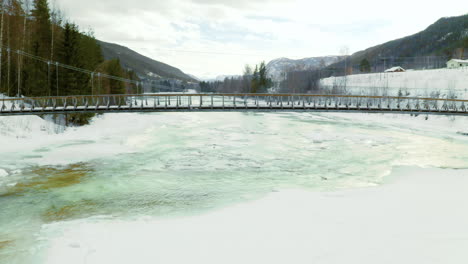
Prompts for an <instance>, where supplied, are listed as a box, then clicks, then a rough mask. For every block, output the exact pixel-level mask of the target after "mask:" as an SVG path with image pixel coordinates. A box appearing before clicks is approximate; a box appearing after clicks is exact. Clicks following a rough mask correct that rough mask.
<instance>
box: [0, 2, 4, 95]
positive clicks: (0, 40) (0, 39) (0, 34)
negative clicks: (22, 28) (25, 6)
mask: <svg viewBox="0 0 468 264" xmlns="http://www.w3.org/2000/svg"><path fill="white" fill-rule="evenodd" d="M4 15H5V0H2V21H1V23H2V25H1V26H0V44H3V21H4V20H3V17H4ZM2 55H3V48H0V90H1V89H2ZM4 96H5V95H4Z"/></svg>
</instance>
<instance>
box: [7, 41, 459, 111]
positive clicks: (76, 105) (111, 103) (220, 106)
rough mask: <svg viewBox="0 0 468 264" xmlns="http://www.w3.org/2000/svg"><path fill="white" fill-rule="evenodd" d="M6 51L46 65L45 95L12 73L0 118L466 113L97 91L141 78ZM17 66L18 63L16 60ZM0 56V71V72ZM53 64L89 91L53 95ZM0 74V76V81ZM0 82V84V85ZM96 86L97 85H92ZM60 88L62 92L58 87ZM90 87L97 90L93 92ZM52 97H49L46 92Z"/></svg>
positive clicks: (361, 102)
mask: <svg viewBox="0 0 468 264" xmlns="http://www.w3.org/2000/svg"><path fill="white" fill-rule="evenodd" d="M2 51H6V53H7V55H8V58H10V55H11V54H16V55H17V57H18V61H19V62H21V61H22V58H23V57H27V58H30V59H32V60H35V61H38V62H41V63H43V64H44V65H45V66H46V67H47V71H45V76H44V81H47V82H46V83H47V84H48V87H47V89H44V90H48V96H41V97H27V96H22V95H21V92H22V85H21V84H22V83H21V76H20V73H21V70H19V71H18V81H17V83H16V84H17V87H16V88H17V91H16V94H17V95H16V97H14V98H10V97H3V98H0V116H14V115H46V114H73V113H128V112H197V111H198V112H210V111H263V112H266V111H308V112H348V113H407V114H436V115H468V111H467V107H468V100H460V99H441V98H419V97H392V96H363V95H316V94H206V93H205V94H202V93H199V94H189V93H187V94H174V93H166V94H163V93H157V94H124V95H114V94H112V95H99V94H98V93H99V91H100V90H101V85H102V80H103V79H109V80H114V81H119V82H123V83H126V84H127V85H128V84H131V85H135V86H136V87H137V90H138V89H140V90H141V86H142V82H140V81H136V80H129V79H125V78H122V77H118V76H112V75H108V74H104V73H101V72H96V71H91V70H87V69H82V68H77V67H74V66H70V65H66V64H62V63H59V62H56V61H51V60H48V59H44V58H41V57H37V56H34V55H32V54H29V53H27V52H24V51H21V50H12V49H10V48H9V47H3V46H1V45H0V54H1V53H2ZM19 65H20V67H21V63H19ZM1 68H2V67H1V55H0V75H1ZM53 68H55V75H56V76H55V81H56V82H57V83H56V87H55V88H56V90H55V91H52V85H51V84H52V78H51V70H52V69H53ZM59 68H62V69H65V70H68V71H76V72H80V73H82V74H84V75H85V76H88V77H87V78H86V80H83V81H86V82H88V83H89V85H90V88H91V89H90V92H91V94H90V95H72V96H59V95H60V94H63V93H64V92H66V90H67V87H59V82H58V80H59V79H60V75H59V72H60V71H59ZM9 71H10V59H8V65H7V73H8V75H7V77H8V78H7V87H8V89H7V94H10V93H11V92H12V91H10V87H11V86H10V77H9V76H10V75H9ZM1 80H2V78H0V84H1ZM0 86H1V85H0ZM95 86H97V87H95ZM59 88H60V89H61V90H64V91H62V92H61V91H60V90H59ZM96 90H97V91H98V92H96ZM54 93H55V94H56V95H57V96H51V95H52V94H54Z"/></svg>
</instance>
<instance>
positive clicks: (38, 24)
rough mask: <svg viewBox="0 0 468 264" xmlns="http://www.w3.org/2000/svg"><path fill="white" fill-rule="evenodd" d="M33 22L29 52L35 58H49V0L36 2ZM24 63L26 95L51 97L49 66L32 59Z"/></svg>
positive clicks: (50, 35)
mask: <svg viewBox="0 0 468 264" xmlns="http://www.w3.org/2000/svg"><path fill="white" fill-rule="evenodd" d="M31 22H32V23H30V25H31V32H30V34H31V46H30V47H29V50H30V51H31V53H32V54H33V55H35V56H38V57H41V58H49V57H50V44H51V38H52V31H51V29H52V28H51V21H50V9H49V6H48V2H47V0H34V2H33V10H31ZM24 62H25V63H24V79H23V80H24V93H25V94H26V95H28V96H45V95H49V94H50V91H51V87H50V85H51V82H50V67H49V65H48V64H46V63H44V62H41V61H37V60H32V59H27V60H25V61H24Z"/></svg>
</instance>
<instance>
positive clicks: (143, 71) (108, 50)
mask: <svg viewBox="0 0 468 264" xmlns="http://www.w3.org/2000/svg"><path fill="white" fill-rule="evenodd" d="M98 42H99V45H100V46H101V49H102V54H103V56H104V58H105V59H106V60H109V59H116V58H118V59H120V63H121V64H122V66H123V67H124V68H125V69H132V70H133V71H135V72H136V73H137V74H138V75H139V76H140V78H150V79H157V78H159V77H161V78H168V79H177V80H181V81H188V82H198V80H197V79H196V78H194V77H192V76H190V75H188V74H185V73H184V72H182V71H181V70H179V69H177V68H175V67H173V66H170V65H168V64H165V63H162V62H159V61H156V60H153V59H150V58H148V57H145V56H143V55H141V54H139V53H137V52H135V51H133V50H131V49H129V48H127V47H124V46H120V45H117V44H113V43H107V42H103V41H98Z"/></svg>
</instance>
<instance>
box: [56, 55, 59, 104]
mask: <svg viewBox="0 0 468 264" xmlns="http://www.w3.org/2000/svg"><path fill="white" fill-rule="evenodd" d="M55 76H56V77H55V78H56V79H57V96H59V68H58V62H56V63H55Z"/></svg>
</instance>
